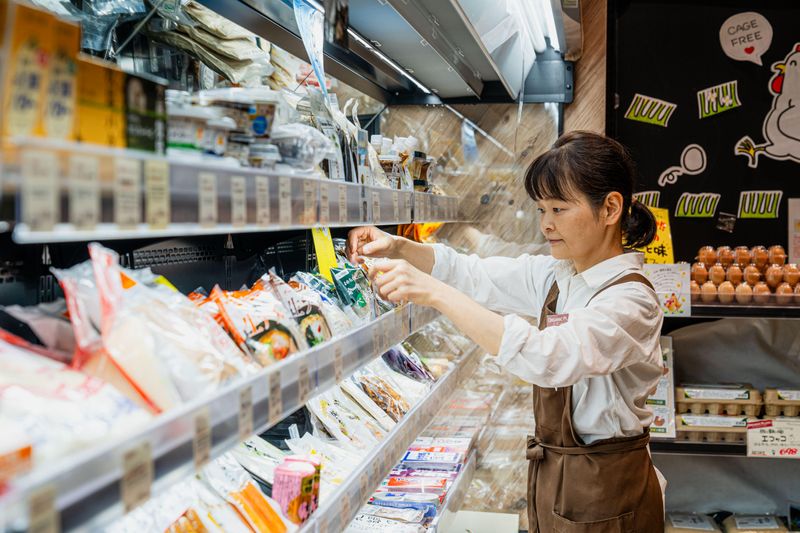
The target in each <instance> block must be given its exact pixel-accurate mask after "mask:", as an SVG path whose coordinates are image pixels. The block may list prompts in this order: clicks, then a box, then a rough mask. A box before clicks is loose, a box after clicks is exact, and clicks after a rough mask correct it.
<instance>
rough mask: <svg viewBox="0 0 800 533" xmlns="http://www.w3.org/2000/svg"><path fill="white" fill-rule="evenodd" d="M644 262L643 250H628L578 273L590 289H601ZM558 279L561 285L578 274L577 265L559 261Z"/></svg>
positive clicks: (556, 267)
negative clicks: (563, 281)
mask: <svg viewBox="0 0 800 533" xmlns="http://www.w3.org/2000/svg"><path fill="white" fill-rule="evenodd" d="M643 264H644V254H643V253H641V252H627V253H624V254H620V255H617V256H615V257H612V258H610V259H606V260H605V261H602V262H600V263H597V264H596V265H594V266H593V267H591V268H589V269H587V270H584V271H583V272H582V273H580V274H577V275H579V276H580V277H581V278H583V281H584V283H586V286H587V287H589V288H590V289H599V288H600V287H602V286H603V285H605V284H606V283H608V282H609V281H611V280H613V279H615V278H618V277H619V276H620V275H621V274H623V273H625V272H626V271H628V270H638V269H640V268H642V265H643ZM554 270H555V273H556V280H557V281H558V282H559V286H561V281H562V280H564V279H566V278H568V277H572V276H575V275H576V272H575V265H574V264H573V263H572V261H566V260H563V261H559V262H558V263H556V265H555V267H554Z"/></svg>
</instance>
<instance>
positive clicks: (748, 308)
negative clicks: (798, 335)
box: [692, 302, 800, 318]
mask: <svg viewBox="0 0 800 533" xmlns="http://www.w3.org/2000/svg"><path fill="white" fill-rule="evenodd" d="M692 317H697V318H737V317H738V318H800V305H778V304H775V303H766V304H760V305H741V304H730V305H723V304H716V305H710V304H702V303H694V302H692Z"/></svg>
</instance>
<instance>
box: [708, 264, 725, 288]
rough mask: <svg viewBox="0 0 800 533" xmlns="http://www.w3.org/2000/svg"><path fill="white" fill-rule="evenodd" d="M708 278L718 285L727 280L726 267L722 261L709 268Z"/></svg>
mask: <svg viewBox="0 0 800 533" xmlns="http://www.w3.org/2000/svg"><path fill="white" fill-rule="evenodd" d="M708 278H709V279H710V280H711V281H713V282H714V285H717V286H719V284H720V283H722V282H723V281H725V268H724V267H723V266H722V264H721V263H717V264H715V265H714V266H712V267H711V268H709V269H708Z"/></svg>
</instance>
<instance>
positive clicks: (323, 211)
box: [319, 183, 331, 226]
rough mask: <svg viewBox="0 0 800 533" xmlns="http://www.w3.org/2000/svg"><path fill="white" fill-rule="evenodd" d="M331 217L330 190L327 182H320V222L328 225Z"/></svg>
mask: <svg viewBox="0 0 800 533" xmlns="http://www.w3.org/2000/svg"><path fill="white" fill-rule="evenodd" d="M330 218H331V204H330V190H329V188H328V184H327V183H320V184H319V223H320V225H322V226H327V225H328V224H329V223H330Z"/></svg>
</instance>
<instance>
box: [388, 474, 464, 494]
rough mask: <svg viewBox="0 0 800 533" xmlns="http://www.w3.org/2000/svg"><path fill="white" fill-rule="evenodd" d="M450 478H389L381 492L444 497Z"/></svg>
mask: <svg viewBox="0 0 800 533" xmlns="http://www.w3.org/2000/svg"><path fill="white" fill-rule="evenodd" d="M450 481H451V479H450V478H449V477H434V476H389V477H388V478H386V479H385V480H383V483H381V487H380V490H381V491H383V490H385V491H386V492H414V493H420V492H424V493H430V494H439V495H442V494H444V493H446V492H447V487H448V486H449V484H450Z"/></svg>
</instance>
